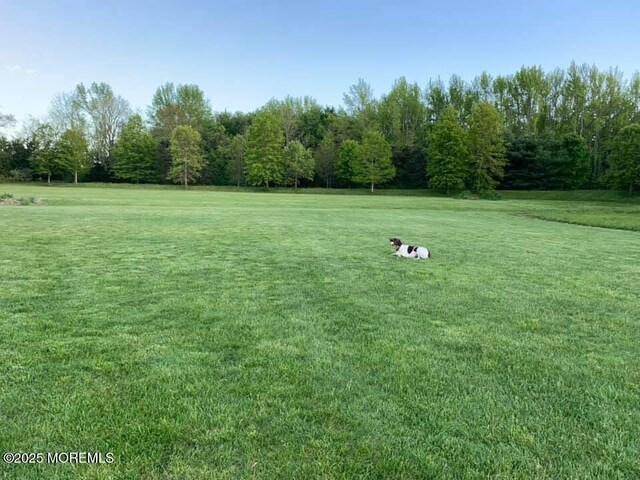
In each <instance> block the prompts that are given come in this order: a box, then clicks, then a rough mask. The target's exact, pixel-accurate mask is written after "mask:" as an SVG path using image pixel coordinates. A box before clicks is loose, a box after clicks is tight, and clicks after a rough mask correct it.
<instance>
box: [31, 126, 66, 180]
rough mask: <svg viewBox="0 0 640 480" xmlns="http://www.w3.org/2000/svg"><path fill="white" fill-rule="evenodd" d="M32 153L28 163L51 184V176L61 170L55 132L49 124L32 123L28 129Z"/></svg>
mask: <svg viewBox="0 0 640 480" xmlns="http://www.w3.org/2000/svg"><path fill="white" fill-rule="evenodd" d="M30 129H31V133H30V137H31V141H32V142H33V145H34V148H33V152H32V154H31V156H30V158H29V162H30V163H31V165H32V166H33V167H34V169H35V171H36V172H37V173H39V174H40V175H46V176H47V183H49V184H51V175H53V174H55V173H57V172H59V171H60V170H61V165H60V157H59V155H58V154H57V152H56V148H55V147H56V132H55V130H54V128H53V126H52V125H51V124H50V123H42V122H38V121H36V122H34V124H33V125H31V127H30Z"/></svg>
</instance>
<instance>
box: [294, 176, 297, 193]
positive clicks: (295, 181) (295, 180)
mask: <svg viewBox="0 0 640 480" xmlns="http://www.w3.org/2000/svg"><path fill="white" fill-rule="evenodd" d="M293 188H294V189H296V190H297V189H298V177H294V179H293Z"/></svg>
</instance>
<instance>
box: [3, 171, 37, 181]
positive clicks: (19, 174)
mask: <svg viewBox="0 0 640 480" xmlns="http://www.w3.org/2000/svg"><path fill="white" fill-rule="evenodd" d="M8 178H9V180H10V181H12V182H30V181H31V179H32V178H33V173H32V172H31V170H29V169H28V168H16V169H15V170H10V171H9V177H8Z"/></svg>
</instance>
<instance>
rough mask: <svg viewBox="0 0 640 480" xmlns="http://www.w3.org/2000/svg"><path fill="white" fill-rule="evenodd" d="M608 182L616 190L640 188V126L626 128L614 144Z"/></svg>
mask: <svg viewBox="0 0 640 480" xmlns="http://www.w3.org/2000/svg"><path fill="white" fill-rule="evenodd" d="M609 165H610V168H609V171H608V172H607V180H608V181H609V182H610V184H611V185H612V186H613V187H614V188H628V189H629V191H630V192H633V190H634V189H635V188H637V187H640V124H638V123H634V124H632V125H628V126H626V127H624V128H623V129H622V130H620V132H619V133H618V135H616V138H615V140H614V142H613V148H612V150H611V155H610V156H609Z"/></svg>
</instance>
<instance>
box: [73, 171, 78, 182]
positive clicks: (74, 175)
mask: <svg viewBox="0 0 640 480" xmlns="http://www.w3.org/2000/svg"><path fill="white" fill-rule="evenodd" d="M73 183H74V184H75V185H78V171H77V170H76V171H75V172H73Z"/></svg>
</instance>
